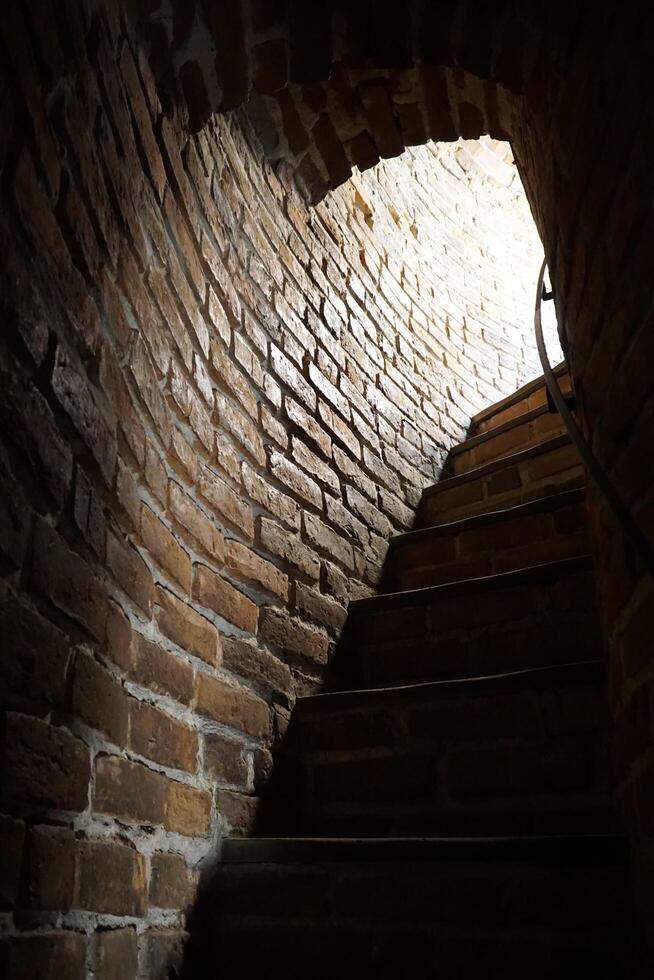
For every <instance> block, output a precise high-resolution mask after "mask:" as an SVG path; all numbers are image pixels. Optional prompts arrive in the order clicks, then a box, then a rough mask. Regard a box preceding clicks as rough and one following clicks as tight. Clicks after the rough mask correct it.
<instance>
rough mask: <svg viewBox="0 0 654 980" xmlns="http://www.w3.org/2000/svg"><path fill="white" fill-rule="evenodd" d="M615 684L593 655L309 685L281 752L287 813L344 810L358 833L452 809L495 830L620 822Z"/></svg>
mask: <svg viewBox="0 0 654 980" xmlns="http://www.w3.org/2000/svg"><path fill="white" fill-rule="evenodd" d="M604 684H605V681H604V674H603V671H602V668H601V664H600V663H599V661H591V662H585V663H577V664H567V665H564V666H558V667H546V668H541V669H537V670H528V671H520V672H513V673H511V674H506V675H498V676H491V677H484V678H475V679H472V680H465V681H461V680H459V681H445V682H440V683H428V684H418V685H408V686H405V687H395V688H385V689H378V690H363V691H346V692H342V693H335V694H322V695H316V696H313V697H307V698H300V699H299V700H298V702H297V704H296V708H295V711H294V713H293V721H292V724H291V728H290V730H289V733H288V736H287V740H286V744H285V749H284V754H283V756H281V757H280V759H279V760H278V763H277V767H278V768H277V786H276V787H275V789H276V791H277V793H280V791H281V793H282V794H283V807H282V808H281V809H282V810H283V811H284V812H283V819H282V820H281V825H282V826H285V827H287V828H288V827H289V826H290V827H292V829H293V833H296V834H299V833H307V832H308V833H311V832H313V833H315V834H321V835H325V834H327V833H329V827H330V826H333V818H334V817H335V816H336V817H338V818H339V819H340V822H341V824H342V827H343V829H342V832H344V833H346V834H347V835H348V836H352V835H353V834H355V833H357V832H361V833H366V834H367V835H369V836H370V835H375V834H377V835H382V834H383V833H389V834H397V833H399V830H397V829H396V828H397V827H400V826H408V827H410V829H411V833H412V834H413V835H417V836H424V835H426V834H430V833H431V832H432V831H431V830H430V828H431V827H432V826H438V825H439V823H441V822H442V824H443V826H447V825H448V824H449V825H450V826H451V827H452V828H453V832H454V833H457V834H459V835H460V834H462V833H464V831H463V830H462V829H461V828H462V827H465V828H466V829H465V833H466V834H468V835H481V836H483V835H487V834H488V833H489V828H490V829H492V831H493V833H496V834H500V835H507V834H511V833H517V832H518V831H517V829H516V828H517V827H523V828H524V831H525V832H527V833H531V832H533V829H534V828H535V827H540V828H542V830H543V832H548V833H549V832H552V831H553V830H561V828H563V829H564V830H565V831H566V832H569V831H570V829H575V827H580V826H581V827H583V823H581V820H582V819H583V816H584V815H586V816H587V819H588V823H589V825H592V826H593V827H594V829H596V830H601V831H604V830H608V829H611V826H612V824H611V822H610V813H611V799H610V765H609V752H608V727H609V721H608V712H607V708H606V697H605V691H604ZM284 784H286V787H287V788H288V789H287V792H286V793H283V791H284ZM281 798H282V796H281V795H280V799H281ZM293 812H294V813H295V819H294V820H292V821H291V819H290V818H291V814H292V813H293ZM323 812H324V814H325V817H326V819H325V821H324V822H323V821H322V820H321V816H322V813H323ZM566 812H569V813H570V817H571V821H572V824H573V825H572V828H571V827H570V826H566ZM503 816H504V817H506V819H505V820H503V819H502V818H503ZM458 817H461V827H459V828H458V829H457V818H458ZM348 818H351V822H348ZM474 818H476V822H475V819H474ZM278 825H279V824H278ZM314 828H315V829H314ZM585 829H587V828H585Z"/></svg>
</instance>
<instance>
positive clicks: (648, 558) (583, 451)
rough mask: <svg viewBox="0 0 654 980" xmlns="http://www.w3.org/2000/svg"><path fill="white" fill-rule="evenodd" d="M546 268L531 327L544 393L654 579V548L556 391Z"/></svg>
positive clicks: (543, 267) (539, 285)
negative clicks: (545, 307)
mask: <svg viewBox="0 0 654 980" xmlns="http://www.w3.org/2000/svg"><path fill="white" fill-rule="evenodd" d="M546 267H547V262H546V260H545V259H543V264H542V266H541V270H540V275H539V277H538V289H537V292H536V309H535V316H534V326H535V330H536V345H537V347H538V356H539V357H540V363H541V365H542V368H543V375H544V377H545V384H546V385H547V390H548V392H549V395H550V398H551V399H552V402H553V403H554V406H555V407H556V410H557V412H558V413H559V415H560V416H561V418H562V419H563V423H564V425H565V427H566V429H567V430H568V435H569V436H570V438H571V439H572V441H573V443H574V444H575V446H576V447H577V449H578V450H579V455H580V456H581V458H582V460H583V463H584V465H585V467H586V469H587V470H588V473H589V474H590V476H591V478H592V480H593V481H594V482H595V484H596V486H597V487H598V489H599V490H600V492H601V493H602V494H603V495H604V498H605V499H606V502H607V503H608V505H609V507H610V508H611V510H612V511H613V513H614V514H615V516H616V518H617V519H618V521H619V522H620V525H621V526H622V530H623V531H624V534H625V537H626V538H627V539H628V541H629V543H630V544H631V546H632V547H633V549H634V551H635V552H636V554H637V555H638V556H639V558H640V559H641V561H642V562H643V564H644V565H645V568H646V569H647V570H648V571H649V573H650V575H652V576H654V547H652V545H651V544H650V542H649V540H648V539H647V538H646V537H645V535H644V534H643V532H642V531H641V529H640V527H639V526H638V524H637V523H636V521H635V520H634V518H633V516H632V513H631V511H630V510H629V508H628V507H627V506H626V505H625V504H624V503H623V501H622V498H621V497H620V495H619V494H618V492H617V490H616V489H615V487H614V486H613V484H612V483H611V480H610V478H609V477H608V475H607V474H606V472H605V470H604V468H603V467H602V464H601V463H600V462H599V460H598V459H597V456H596V455H595V453H594V452H593V450H592V449H591V447H590V445H589V444H588V442H587V441H586V438H585V436H584V434H583V432H582V431H581V429H580V428H579V425H578V424H577V421H576V419H575V417H574V416H573V414H572V412H571V410H570V407H569V405H568V401H567V399H566V396H565V395H564V394H563V392H562V391H561V389H560V388H559V383H558V381H557V380H556V375H555V374H554V372H553V370H552V366H551V364H550V362H549V358H548V356H547V350H546V348H545V340H544V338H543V324H542V320H541V315H540V307H541V302H542V301H543V300H548V299H552V293H546V292H545V290H544V286H543V283H544V279H545V269H546Z"/></svg>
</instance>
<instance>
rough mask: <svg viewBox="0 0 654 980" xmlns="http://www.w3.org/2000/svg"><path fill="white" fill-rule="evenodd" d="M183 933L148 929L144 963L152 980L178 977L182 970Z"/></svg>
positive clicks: (172, 930)
mask: <svg viewBox="0 0 654 980" xmlns="http://www.w3.org/2000/svg"><path fill="white" fill-rule="evenodd" d="M185 939H186V935H185V933H183V932H181V931H180V930H179V929H148V931H147V932H146V934H145V949H146V963H147V967H146V969H147V971H148V976H149V977H152V980H168V977H170V976H175V975H177V976H179V975H180V974H181V969H182V957H183V950H184V942H185Z"/></svg>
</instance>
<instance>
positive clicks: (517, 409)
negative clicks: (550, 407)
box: [470, 363, 570, 436]
mask: <svg viewBox="0 0 654 980" xmlns="http://www.w3.org/2000/svg"><path fill="white" fill-rule="evenodd" d="M554 374H555V375H556V377H557V380H558V382H559V386H560V387H561V390H562V391H564V392H567V391H570V375H569V374H568V370H567V368H566V365H565V363H561V364H559V365H558V366H557V367H555V368H554ZM544 405H547V388H546V386H545V379H544V378H543V376H542V375H541V376H540V377H538V378H534V380H533V381H529V382H527V384H526V385H523V386H522V388H519V389H518V390H517V391H514V392H513V393H512V394H511V395H508V396H507V397H506V398H503V399H502V400H501V401H499V402H495V404H494V405H489V406H488V408H484V409H482V411H481V412H478V413H477V414H476V415H475V416H473V418H472V420H471V422H470V435H471V436H476V435H480V434H481V433H482V432H488V431H489V430H490V429H494V428H496V427H497V426H499V425H503V424H504V423H505V422H510V421H511V420H512V419H515V418H517V417H518V416H519V415H524V414H525V412H531V411H533V409H535V408H541V407H542V406H544Z"/></svg>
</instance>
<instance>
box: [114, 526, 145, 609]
mask: <svg viewBox="0 0 654 980" xmlns="http://www.w3.org/2000/svg"><path fill="white" fill-rule="evenodd" d="M107 566H108V568H109V570H110V571H111V572H112V574H113V575H114V576H115V579H116V581H117V582H118V584H119V586H120V587H121V589H123V591H124V592H125V593H126V594H127V595H128V596H129V598H130V599H132V601H133V602H135V603H136V605H137V606H138V607H139V608H140V609H142V610H143V612H145V613H147V614H148V615H149V614H150V613H151V611H152V602H153V600H154V582H153V580H152V575H151V573H150V571H149V569H148V567H147V565H146V564H145V562H144V561H143V559H142V558H141V556H140V555H139V554H138V552H136V551H135V550H134V548H132V547H131V546H130V545H128V544H127V543H126V542H125V541H123V540H120V539H119V538H118V537H117V536H116V535H114V534H108V535H107Z"/></svg>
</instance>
